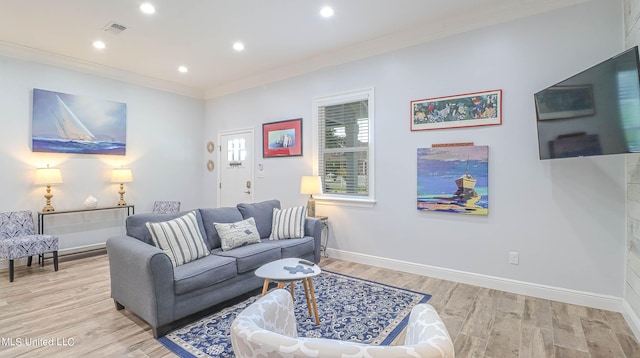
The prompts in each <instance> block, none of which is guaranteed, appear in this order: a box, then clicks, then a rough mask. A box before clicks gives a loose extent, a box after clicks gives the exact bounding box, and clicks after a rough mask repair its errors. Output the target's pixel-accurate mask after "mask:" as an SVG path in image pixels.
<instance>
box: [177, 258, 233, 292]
mask: <svg viewBox="0 0 640 358" xmlns="http://www.w3.org/2000/svg"><path fill="white" fill-rule="evenodd" d="M236 273H237V271H236V262H235V260H234V259H232V258H230V257H223V256H218V255H209V256H207V257H203V258H201V259H199V260H195V261H191V262H189V263H188V264H186V265H182V266H179V267H176V268H175V270H174V271H173V285H174V289H175V292H176V294H179V295H181V294H183V293H187V292H191V291H195V290H197V289H200V288H203V287H207V286H212V285H215V284H216V283H219V282H222V281H226V280H228V279H231V278H234V277H236Z"/></svg>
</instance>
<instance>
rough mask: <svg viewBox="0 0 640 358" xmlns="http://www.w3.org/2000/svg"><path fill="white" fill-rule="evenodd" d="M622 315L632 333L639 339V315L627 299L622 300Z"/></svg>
mask: <svg viewBox="0 0 640 358" xmlns="http://www.w3.org/2000/svg"><path fill="white" fill-rule="evenodd" d="M621 313H622V316H623V317H624V319H625V321H627V324H628V325H629V328H631V330H632V331H633V334H634V335H635V336H636V338H637V339H638V340H640V317H638V315H637V314H636V313H635V312H634V311H633V309H632V308H631V306H630V305H629V303H628V302H627V301H622V312H621Z"/></svg>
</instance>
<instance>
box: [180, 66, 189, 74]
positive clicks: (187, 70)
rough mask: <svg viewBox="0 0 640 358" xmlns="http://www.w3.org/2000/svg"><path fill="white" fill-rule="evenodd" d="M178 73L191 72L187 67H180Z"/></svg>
mask: <svg viewBox="0 0 640 358" xmlns="http://www.w3.org/2000/svg"><path fill="white" fill-rule="evenodd" d="M178 72H181V73H187V72H189V69H188V68H187V66H180V67H178Z"/></svg>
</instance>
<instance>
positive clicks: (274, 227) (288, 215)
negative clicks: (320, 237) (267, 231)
mask: <svg viewBox="0 0 640 358" xmlns="http://www.w3.org/2000/svg"><path fill="white" fill-rule="evenodd" d="M306 216H307V206H306V205H305V206H298V207H295V208H288V209H282V210H280V209H278V208H273V219H272V220H273V221H272V223H271V236H270V237H269V239H270V240H283V239H299V238H301V237H304V220H305V218H306Z"/></svg>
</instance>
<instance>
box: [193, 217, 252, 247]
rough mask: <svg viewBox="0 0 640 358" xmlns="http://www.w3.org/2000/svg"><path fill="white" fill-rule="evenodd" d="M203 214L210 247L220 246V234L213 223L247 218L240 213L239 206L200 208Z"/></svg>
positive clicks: (231, 221)
mask: <svg viewBox="0 0 640 358" xmlns="http://www.w3.org/2000/svg"><path fill="white" fill-rule="evenodd" d="M200 214H201V215H202V223H203V224H204V231H205V234H206V236H205V237H206V240H207V243H208V244H209V249H211V250H213V249H217V248H220V245H221V242H220V235H218V231H216V228H215V227H214V226H213V223H214V222H216V223H234V222H236V221H240V220H242V219H245V218H243V217H242V214H240V211H239V210H238V208H234V207H232V208H215V209H200Z"/></svg>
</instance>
